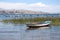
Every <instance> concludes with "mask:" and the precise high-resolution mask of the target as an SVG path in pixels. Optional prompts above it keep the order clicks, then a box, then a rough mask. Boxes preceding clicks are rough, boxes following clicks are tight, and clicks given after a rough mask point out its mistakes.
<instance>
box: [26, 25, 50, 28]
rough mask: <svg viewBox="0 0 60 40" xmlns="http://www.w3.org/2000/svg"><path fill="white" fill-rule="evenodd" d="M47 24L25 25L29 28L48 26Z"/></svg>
mask: <svg viewBox="0 0 60 40" xmlns="http://www.w3.org/2000/svg"><path fill="white" fill-rule="evenodd" d="M48 26H49V25H40V26H39V25H37V26H32V25H27V27H29V28H39V27H48Z"/></svg>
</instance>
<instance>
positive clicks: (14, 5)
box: [0, 0, 60, 13]
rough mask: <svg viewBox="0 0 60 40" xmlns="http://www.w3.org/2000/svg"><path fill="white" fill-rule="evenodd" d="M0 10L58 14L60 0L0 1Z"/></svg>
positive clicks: (59, 11)
mask: <svg viewBox="0 0 60 40" xmlns="http://www.w3.org/2000/svg"><path fill="white" fill-rule="evenodd" d="M0 8H3V9H24V10H25V9H26V10H34V11H44V12H51V13H60V0H0Z"/></svg>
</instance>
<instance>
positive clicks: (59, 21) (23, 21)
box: [2, 17, 60, 26]
mask: <svg viewBox="0 0 60 40" xmlns="http://www.w3.org/2000/svg"><path fill="white" fill-rule="evenodd" d="M47 20H50V21H52V23H51V24H52V25H58V26H59V25H60V18H51V17H47V18H44V17H42V18H39V17H36V18H21V19H9V20H7V19H6V20H2V22H5V23H14V24H26V23H32V22H43V21H47Z"/></svg>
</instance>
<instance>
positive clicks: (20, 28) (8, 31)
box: [0, 22, 60, 40]
mask: <svg viewBox="0 0 60 40" xmlns="http://www.w3.org/2000/svg"><path fill="white" fill-rule="evenodd" d="M0 40H60V26H51V27H47V28H38V29H30V30H27V26H26V25H25V24H12V23H3V22H0Z"/></svg>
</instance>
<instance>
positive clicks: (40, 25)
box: [27, 21, 51, 28]
mask: <svg viewBox="0 0 60 40" xmlns="http://www.w3.org/2000/svg"><path fill="white" fill-rule="evenodd" d="M50 23H51V21H45V22H43V23H34V24H27V27H29V28H39V27H48V26H49V25H50Z"/></svg>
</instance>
